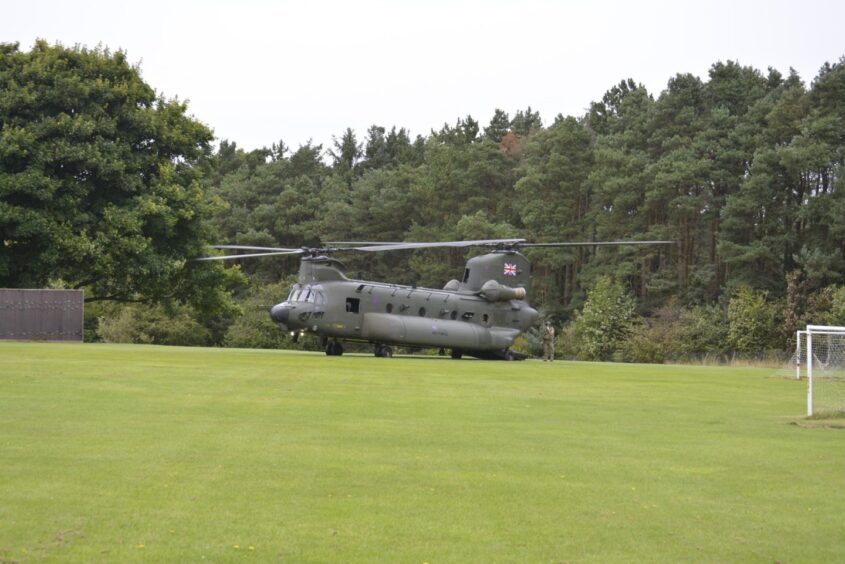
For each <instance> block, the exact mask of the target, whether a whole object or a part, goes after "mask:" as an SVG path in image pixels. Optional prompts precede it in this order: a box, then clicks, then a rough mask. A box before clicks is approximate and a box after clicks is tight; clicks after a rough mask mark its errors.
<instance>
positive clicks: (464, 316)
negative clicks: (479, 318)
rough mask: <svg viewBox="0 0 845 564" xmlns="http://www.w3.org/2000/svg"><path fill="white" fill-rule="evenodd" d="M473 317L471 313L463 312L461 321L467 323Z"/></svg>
mask: <svg viewBox="0 0 845 564" xmlns="http://www.w3.org/2000/svg"><path fill="white" fill-rule="evenodd" d="M473 317H475V313H474V312H472V311H465V312H464V314H463V315H462V316H461V318H462V319H465V320H467V321H469V320H470V319H472V318H473Z"/></svg>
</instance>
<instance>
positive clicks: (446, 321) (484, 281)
mask: <svg viewBox="0 0 845 564" xmlns="http://www.w3.org/2000/svg"><path fill="white" fill-rule="evenodd" d="M671 243H673V241H587V242H558V243H529V242H527V241H526V240H525V239H519V238H514V239H480V240H471V241H444V242H372V241H369V242H368V241H338V242H328V243H325V245H326V246H325V247H321V248H309V247H303V248H284V247H254V246H249V245H213V246H212V248H214V249H221V250H227V251H250V252H248V253H246V254H229V255H223V256H208V257H202V258H199V259H196V260H236V259H243V258H251V257H264V256H279V255H301V257H302V258H301V260H300V266H299V276H298V280H297V282H296V284H294V285H293V287H292V288H291V289H290V292H289V293H288V296H287V298H286V299H285V300H284V301H282V302H281V303H278V304H276V305H274V306H273V307H272V308H271V309H270V317H271V318H272V320H273V321H274V322H275V323H276V324H277V325H278V326H279V328H280V329H281V330H284V331H291V332H292V334H293V336H294V339H296V338H298V337H299V336H301V335H304V334H306V333H313V334H316V335H317V336H318V338H319V339H320V343H321V346H322V347H324V348H325V353H326V355H328V356H340V355H342V354H343V352H344V349H343V343H344V342H363V343H371V344H372V345H373V353H374V355H375V356H377V357H392V356H393V347H397V346H402V347H409V348H437V349H440V351H441V354H445V351H446V350H447V349H448V350H450V355H451V357H452V358H454V359H460V358H462V357H463V356H464V355H467V356H472V357H475V358H481V359H491V360H523V359H525V358H526V355H524V354H522V353H519V352H517V351H513V350H511V348H510V347H511V346H512V345H513V343H514V341H515V340H516V338H517V337H519V335H521V334H522V333H524V332H525V331H527V330H528V329H529V328H530V327H531V325H532V324H533V323H534V322H535V321H536V320H537V318H538V317H539V312H538V311H537V310H536V309H534V308H533V307H531V305H530V304H529V302H528V297H529V294H530V290H531V276H530V264H529V261H528V258H527V257H526V256H525V255H523V254H522V253H521V252H519V250H520V249H523V248H532V247H583V246H618V245H665V244H671ZM443 247H452V248H467V247H487V248H489V249H490V251H489V252H487V253H485V254H483V255H480V256H475V257H472V258H470V259H469V260H468V261H467V263H466V267H465V268H464V272H463V275H462V277H461V279H460V280H459V279H452V280H450V281H449V282H447V283H446V284H445V285H444V286H443V288H442V289H434V288H420V287H416V286H407V285H400V284H390V283H383V282H371V281H366V280H355V279H352V278H349V277H347V276H346V274H345V266H344V265H343V263H342V262H341V261H339V260H338V259H336V258H334V257H333V256H332V255H334V254H336V253H342V252H363V253H373V252H387V251H397V250H412V249H431V248H443Z"/></svg>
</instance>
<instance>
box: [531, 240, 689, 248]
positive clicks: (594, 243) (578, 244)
mask: <svg viewBox="0 0 845 564" xmlns="http://www.w3.org/2000/svg"><path fill="white" fill-rule="evenodd" d="M673 244H675V241H569V242H560V243H520V244H519V247H594V246H602V247H611V246H619V245H673Z"/></svg>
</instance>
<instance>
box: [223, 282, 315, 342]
mask: <svg viewBox="0 0 845 564" xmlns="http://www.w3.org/2000/svg"><path fill="white" fill-rule="evenodd" d="M290 286H291V282H290V281H288V280H285V281H282V282H276V283H274V284H265V285H256V286H253V287H252V288H250V290H249V292H248V293H247V295H246V298H245V299H244V301H243V302H242V303H241V306H242V308H243V314H242V315H241V316H240V317H238V318H237V319H236V320H235V322H234V323H232V325H231V326H229V329H228V330H227V331H226V336H225V337H224V344H225V346H227V347H238V348H254V349H291V348H293V349H302V348H304V343H303V342H302V341H299V342H297V343H294V342H293V340H292V338H291V336H290V334H289V333H288V332H287V331H283V330H281V329H279V327H278V326H277V325H276V323H275V322H274V321H273V320H272V319H270V308H271V307H273V306H274V305H275V304H277V303H279V302H281V301H283V300H284V299H285V298H286V297H287V295H288V291H289V290H290Z"/></svg>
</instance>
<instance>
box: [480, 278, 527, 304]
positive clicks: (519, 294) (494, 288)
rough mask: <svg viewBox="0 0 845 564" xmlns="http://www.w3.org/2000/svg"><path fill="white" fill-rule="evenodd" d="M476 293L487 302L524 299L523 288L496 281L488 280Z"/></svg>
mask: <svg viewBox="0 0 845 564" xmlns="http://www.w3.org/2000/svg"><path fill="white" fill-rule="evenodd" d="M478 295H479V296H481V297H482V298H484V299H485V300H487V301H488V302H508V301H510V300H524V299H525V288H511V287H510V286H505V285H504V284H501V283H499V282H497V281H496V280H488V281H487V282H485V283H484V284H483V285H482V286H481V290H479V292H478Z"/></svg>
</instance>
